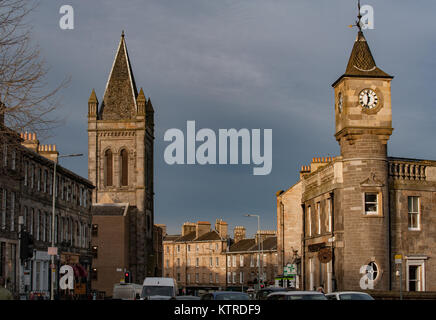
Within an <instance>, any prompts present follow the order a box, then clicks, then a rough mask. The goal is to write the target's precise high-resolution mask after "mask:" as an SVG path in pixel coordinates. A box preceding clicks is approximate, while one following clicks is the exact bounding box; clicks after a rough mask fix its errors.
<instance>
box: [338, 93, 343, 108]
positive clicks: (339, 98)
mask: <svg viewBox="0 0 436 320" xmlns="http://www.w3.org/2000/svg"><path fill="white" fill-rule="evenodd" d="M343 102H344V98H343V97H342V92H339V94H338V110H339V113H342V106H343Z"/></svg>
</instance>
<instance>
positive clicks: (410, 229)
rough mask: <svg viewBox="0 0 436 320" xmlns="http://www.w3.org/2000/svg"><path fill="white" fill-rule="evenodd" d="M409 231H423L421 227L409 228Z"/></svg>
mask: <svg viewBox="0 0 436 320" xmlns="http://www.w3.org/2000/svg"><path fill="white" fill-rule="evenodd" d="M407 229H408V230H409V231H421V229H420V228H407Z"/></svg>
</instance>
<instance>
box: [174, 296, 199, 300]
mask: <svg viewBox="0 0 436 320" xmlns="http://www.w3.org/2000/svg"><path fill="white" fill-rule="evenodd" d="M176 300H200V297H197V296H176Z"/></svg>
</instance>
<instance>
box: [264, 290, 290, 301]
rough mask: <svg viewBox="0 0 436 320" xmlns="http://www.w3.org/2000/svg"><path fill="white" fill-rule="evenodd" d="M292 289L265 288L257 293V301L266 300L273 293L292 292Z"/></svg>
mask: <svg viewBox="0 0 436 320" xmlns="http://www.w3.org/2000/svg"><path fill="white" fill-rule="evenodd" d="M290 290H292V289H290V288H280V287H269V288H263V289H260V290H259V291H257V293H256V300H266V297H267V296H268V295H269V294H270V293H273V292H286V291H290Z"/></svg>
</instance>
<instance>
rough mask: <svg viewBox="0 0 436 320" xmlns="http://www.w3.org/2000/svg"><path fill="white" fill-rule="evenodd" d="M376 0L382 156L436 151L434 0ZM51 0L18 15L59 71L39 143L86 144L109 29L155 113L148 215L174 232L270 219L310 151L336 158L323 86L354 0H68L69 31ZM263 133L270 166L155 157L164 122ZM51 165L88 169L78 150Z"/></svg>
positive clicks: (335, 71)
mask: <svg viewBox="0 0 436 320" xmlns="http://www.w3.org/2000/svg"><path fill="white" fill-rule="evenodd" d="M363 2H365V3H367V4H371V5H373V6H374V9H375V30H369V31H367V32H366V37H367V40H368V42H369V45H370V47H371V49H372V51H373V54H374V56H375V60H376V62H377V64H378V65H379V67H381V68H382V69H383V70H385V71H386V72H388V73H390V74H392V75H394V76H395V79H394V81H393V85H392V94H393V97H392V102H393V112H394V114H393V120H394V127H395V131H394V134H393V136H392V139H391V141H390V143H389V150H390V151H389V152H390V154H391V155H396V156H407V157H418V158H430V159H434V158H436V155H435V151H434V150H435V142H434V139H433V136H434V131H435V129H434V125H433V122H434V119H435V118H436V117H435V116H436V114H435V113H436V111H435V108H434V98H433V91H434V89H433V88H434V86H435V84H436V81H435V80H434V76H433V73H434V70H435V69H436V68H435V67H436V66H435V59H434V52H435V49H436V48H435V47H436V41H435V34H436V33H435V26H434V22H433V12H435V11H436V3H434V1H430V0H427V1H420V3H419V5H418V4H417V3H415V2H412V1H393V0H390V1H382V2H381V1H378V2H376V1H363ZM63 4H65V3H64V1H45V2H42V3H41V6H40V7H39V9H38V11H37V12H36V14H35V15H34V16H33V17H32V19H31V22H32V23H33V24H34V26H35V28H34V36H35V40H36V41H37V42H38V43H39V44H40V45H41V47H42V54H43V55H44V56H45V57H46V60H47V62H48V63H49V64H50V65H51V67H52V72H51V79H50V82H51V83H53V84H55V83H56V82H57V81H59V79H61V78H63V77H64V76H65V75H71V76H72V83H71V85H70V87H69V88H68V89H67V90H66V91H65V92H64V99H63V105H62V108H61V109H59V111H58V112H59V113H60V114H62V115H64V116H65V118H66V122H65V125H64V126H63V127H62V128H60V129H59V130H57V131H55V132H54V137H53V138H51V139H50V140H49V141H47V143H57V144H58V146H59V149H60V150H61V152H84V153H86V152H87V132H86V129H87V118H86V115H87V99H88V97H89V94H90V93H91V90H92V88H95V89H96V92H97V95H98V97H99V98H100V99H101V97H102V95H103V90H104V87H105V84H106V80H107V77H108V74H109V71H110V67H111V65H112V59H113V58H114V54H115V50H116V48H117V45H118V41H119V36H120V33H121V30H123V29H124V30H125V31H126V41H127V46H128V49H129V54H130V58H131V61H132V64H133V70H134V74H135V77H136V82H137V85H138V86H139V87H141V86H142V87H143V88H144V91H145V93H146V95H147V96H151V99H152V101H153V103H154V106H155V109H156V149H155V155H156V157H155V161H156V172H155V174H156V176H155V192H156V198H155V201H156V203H155V205H156V212H155V214H156V222H158V223H165V224H167V225H168V229H169V231H170V232H178V231H179V229H178V228H179V226H180V224H181V223H183V222H184V221H187V220H191V221H196V220H199V219H201V220H210V221H211V222H213V221H214V219H215V218H223V219H224V220H226V221H228V222H229V224H230V226H231V227H232V226H235V225H242V224H243V225H247V226H248V227H249V231H250V232H253V231H254V230H255V228H256V221H255V219H248V218H245V217H243V214H245V213H258V214H260V215H261V216H262V218H261V219H262V220H261V222H262V227H263V228H267V229H275V228H276V207H275V206H276V203H275V192H276V191H277V190H279V189H286V188H288V187H289V186H291V185H292V184H294V183H295V182H296V180H297V178H298V169H299V168H300V166H301V165H303V164H308V162H309V161H310V159H311V158H312V157H314V156H327V155H336V154H337V153H338V150H339V148H338V146H337V143H336V141H335V139H334V137H333V134H334V122H333V119H334V113H333V112H334V111H333V104H334V102H333V90H332V88H331V86H330V85H331V83H333V82H334V81H335V80H336V79H337V77H339V76H340V75H341V74H342V73H343V72H344V70H345V66H346V63H347V60H348V57H349V54H350V51H351V48H352V45H353V41H354V39H355V35H356V31H355V30H351V29H349V28H348V27H347V25H349V24H351V23H353V22H354V20H355V16H356V13H357V9H356V4H355V1H349V0H335V1H321V0H318V1H304V0H300V1H284V0H283V1H280V0H275V1H261V0H250V1H248V0H246V1H243V0H238V1H230V0H226V1H224V0H222V1H204V0H196V1H194V0H185V1H169V0H156V1H139V0H137V1H124V2H120V1H115V0H112V1H109V0H105V1H103V0H99V1H97V0H94V1H84V0H82V1H74V2H73V3H72V5H73V7H74V9H75V18H76V20H75V29H74V30H72V31H63V30H60V28H59V27H58V21H59V18H60V15H59V13H58V12H59V8H60V6H61V5H63ZM187 120H196V122H197V128H202V127H207V128H212V129H215V130H217V129H218V128H232V127H234V128H249V129H251V128H262V129H265V128H271V129H273V170H272V173H271V174H270V175H269V176H252V166H234V167H232V166H168V165H167V164H165V162H164V161H163V151H164V148H165V147H166V145H167V143H165V142H164V141H163V134H164V132H165V131H166V130H167V129H169V128H180V129H184V128H185V126H186V121H187ZM62 164H63V165H65V166H67V167H69V168H71V169H73V170H74V171H76V172H78V173H80V174H81V175H83V176H87V159H86V158H83V159H81V160H78V159H70V160H63V161H62Z"/></svg>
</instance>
